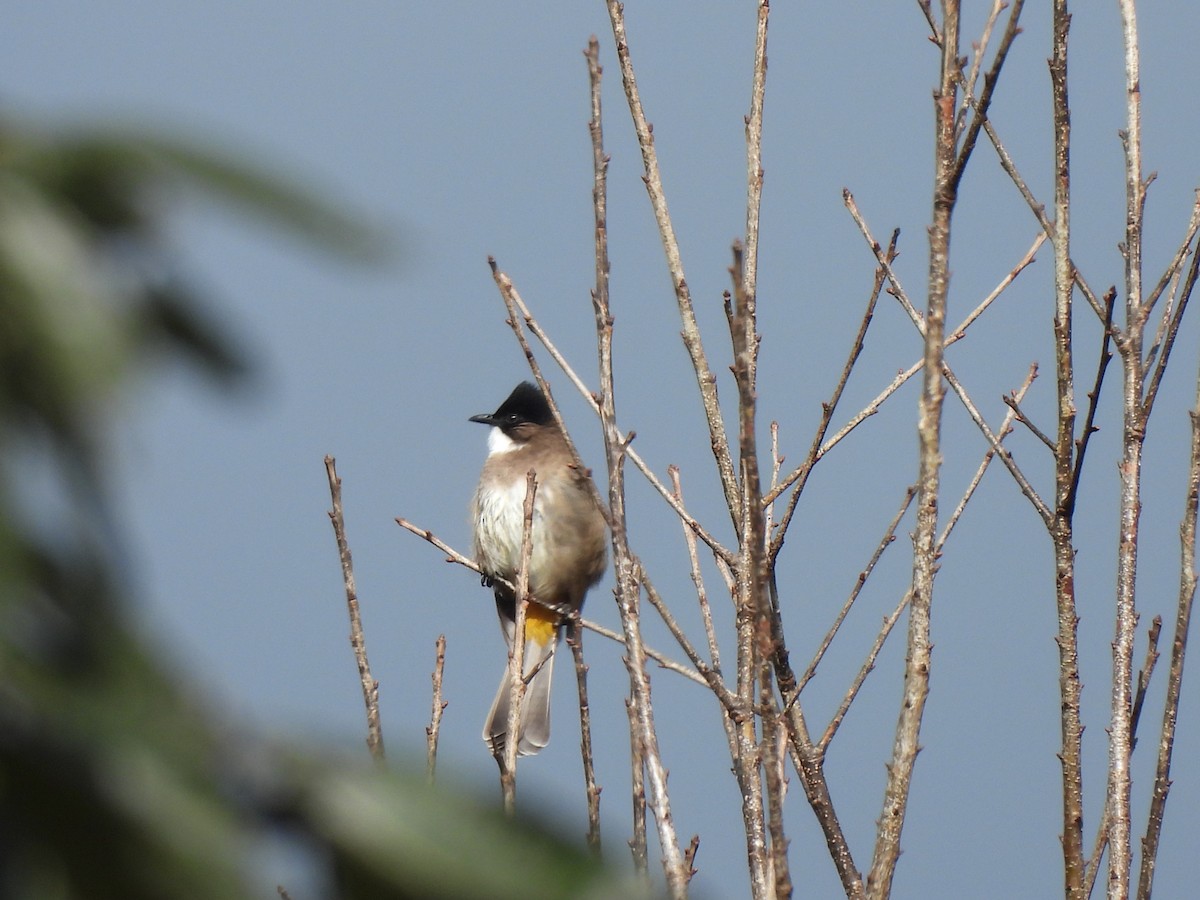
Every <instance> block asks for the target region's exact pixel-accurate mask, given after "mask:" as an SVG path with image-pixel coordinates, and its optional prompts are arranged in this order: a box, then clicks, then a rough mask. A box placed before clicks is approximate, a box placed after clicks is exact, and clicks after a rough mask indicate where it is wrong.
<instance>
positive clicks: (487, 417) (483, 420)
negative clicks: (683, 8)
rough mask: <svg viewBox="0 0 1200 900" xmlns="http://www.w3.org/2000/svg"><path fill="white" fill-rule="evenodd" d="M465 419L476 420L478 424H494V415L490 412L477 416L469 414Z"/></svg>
mask: <svg viewBox="0 0 1200 900" xmlns="http://www.w3.org/2000/svg"><path fill="white" fill-rule="evenodd" d="M467 421H468V422H478V423H479V424H480V425H495V424H496V417H495V416H494V415H493V414H492V413H480V414H479V415H477V416H471V418H469V419H467Z"/></svg>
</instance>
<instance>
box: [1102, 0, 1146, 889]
mask: <svg viewBox="0 0 1200 900" xmlns="http://www.w3.org/2000/svg"><path fill="white" fill-rule="evenodd" d="M1118 6H1119V8H1120V11H1121V23H1122V32H1123V37H1124V46H1125V99H1126V119H1125V122H1126V125H1125V131H1124V132H1123V133H1122V136H1121V137H1122V141H1121V142H1122V144H1123V145H1124V148H1125V247H1124V255H1125V330H1124V332H1123V334H1122V335H1121V339H1120V340H1118V341H1117V349H1118V350H1119V351H1120V353H1121V359H1122V364H1123V369H1124V375H1125V390H1124V397H1123V407H1124V410H1123V425H1122V432H1123V433H1122V447H1123V452H1122V458H1121V464H1120V466H1119V467H1118V471H1119V473H1120V477H1121V499H1120V505H1121V509H1120V535H1121V538H1120V541H1119V545H1118V548H1117V602H1116V636H1115V638H1114V639H1113V651H1112V654H1113V656H1112V658H1113V670H1112V697H1111V706H1112V717H1111V720H1110V722H1109V732H1108V792H1107V793H1108V813H1109V823H1108V892H1109V897H1114V898H1115V897H1127V896H1128V895H1129V879H1130V869H1131V866H1132V851H1131V847H1130V843H1131V841H1130V833H1131V826H1130V809H1129V806H1130V789H1131V774H1130V771H1129V767H1130V754H1131V752H1132V736H1133V735H1132V722H1131V719H1130V716H1131V712H1132V709H1131V693H1132V678H1133V645H1134V640H1135V638H1136V629H1137V603H1136V582H1137V547H1138V514H1139V511H1140V509H1141V469H1142V447H1143V443H1144V441H1145V435H1146V419H1145V415H1144V408H1143V405H1142V404H1143V391H1144V389H1145V372H1144V369H1143V367H1142V366H1143V358H1142V332H1143V318H1142V303H1143V297H1142V210H1143V208H1144V204H1145V185H1144V183H1143V181H1142V131H1141V78H1140V75H1139V73H1138V69H1139V62H1138V34H1137V15H1136V12H1135V9H1134V2H1133V0H1119V2H1118Z"/></svg>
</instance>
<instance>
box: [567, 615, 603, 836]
mask: <svg viewBox="0 0 1200 900" xmlns="http://www.w3.org/2000/svg"><path fill="white" fill-rule="evenodd" d="M567 646H568V647H570V648H571V656H572V658H573V659H574V660H575V683H576V684H577V685H578V687H579V752H580V755H581V756H582V758H583V784H584V791H585V794H586V796H587V810H588V832H587V844H588V849H589V850H591V851H592V853H593V854H594V855H596V856H600V853H601V849H602V846H601V838H600V786H599V785H598V784H596V763H595V757H594V756H593V754H592V708H591V705H590V704H589V703H588V690H587V673H588V666H587V663H585V662H584V659H583V629H582V628H581V627H580V626H579V622H578V620H577V619H575V618H569V619H568V620H567Z"/></svg>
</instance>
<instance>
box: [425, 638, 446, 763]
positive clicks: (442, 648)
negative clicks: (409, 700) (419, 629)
mask: <svg viewBox="0 0 1200 900" xmlns="http://www.w3.org/2000/svg"><path fill="white" fill-rule="evenodd" d="M435 646H436V652H437V656H436V658H435V659H434V662H433V676H432V679H433V707H432V710H431V711H430V714H429V726H428V727H427V728H426V729H425V777H426V778H428V779H429V783H430V784H433V782H434V781H435V780H436V779H437V751H438V734H439V733H440V732H441V729H442V713H443V712H445V711H446V701H445V700H443V699H442V673H443V671H444V670H445V668H446V636H445V635H444V634H439V635H438V638H437V643H436V645H435Z"/></svg>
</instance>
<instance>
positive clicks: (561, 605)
mask: <svg viewBox="0 0 1200 900" xmlns="http://www.w3.org/2000/svg"><path fill="white" fill-rule="evenodd" d="M470 421H472V422H481V423H483V424H484V425H490V426H492V429H491V431H490V432H489V434H488V457H487V461H486V462H485V463H484V465H483V473H482V474H481V475H480V476H479V487H478V488H477V489H476V491H475V497H474V500H473V501H472V503H471V523H472V527H473V529H474V538H475V540H474V543H475V561H476V562H478V563H479V566H480V568H481V569H482V571H483V575H484V583H485V584H489V583H491V582H492V579H496V578H503V579H506V580H507V581H508V582H510V583H512V584H515V583H516V581H517V569H518V568H519V566H520V563H521V538H522V532H523V530H524V522H525V514H524V505H525V493H526V476H527V474H528V472H529V470H530V469H532V470H534V472H535V473H536V477H537V493H536V495H535V498H534V509H533V524H532V532H531V540H532V554H531V556H530V561H529V576H528V577H529V594H530V601H531V602H530V603H529V605H528V607H527V610H526V618H525V666H524V670H525V676H526V677H528V676H529V673H530V672H532V671H533V670H534V668H535V667H537V666H538V665H539V664H540V665H541V668H540V669H539V670H538V672H537V674H536V675H534V676H533V679H532V681H530V682H529V685H528V687H527V688H526V692H525V697H524V702H523V703H522V706H521V719H520V722H521V724H520V730H519V732H518V734H517V742H518V743H517V752H518V754H519V755H521V756H531V755H533V754H534V753H537V752H538V751H539V750H541V749H542V748H543V747H545V746H546V744H547V742H548V741H549V740H550V680H551V675H552V673H553V667H554V656H553V653H554V648H555V646H556V645H557V643H558V637H559V631H560V630H561V626H562V624H563V622H564V621H565V613H569V612H574V611H576V610H578V609H579V608H580V607H581V606H582V605H583V598H584V595H585V594H586V593H587V591H588V588H590V587H591V586H592V585H594V584H595V583H596V582H597V581H599V580H600V577H601V576H602V575H603V574H604V570H605V567H606V565H607V560H606V557H605V524H604V516H603V515H602V514H601V512H600V509H599V508H598V506H597V504H596V502H595V500H594V499H593V495H592V492H591V491H590V490H589V488H588V483H587V479H588V474H587V472H586V471H581V470H580V469H579V467H578V466H576V465H575V464H574V462H573V460H572V457H571V451H570V450H569V449H568V447H567V442H566V439H565V437H564V436H563V433H562V431H561V430H560V429H559V427H558V425H556V424H555V422H554V417H553V416H552V415H551V413H550V406H549V405H548V404H547V403H546V398H545V397H544V396H542V392H541V391H540V390H539V389H538V387H537V386H536V385H534V384H531V383H530V382H528V381H526V382H522V383H521V384H519V385H517V387H516V389H515V390H514V391H513V392H512V393H511V394H509V396H508V399H507V400H505V401H504V402H503V403H501V404H500V408H499V409H497V410H496V411H495V412H494V413H491V414H490V415H489V414H485V415H478V416H471V419H470ZM492 586H493V589H494V591H495V595H496V609H497V611H498V612H499V613H500V626H501V628H502V630H503V631H504V636H505V638H506V640H507V641H508V644H509V646H510V647H511V646H512V641H513V626H514V624H515V623H514V619H515V616H516V598H515V597H514V595H513V591H512V590H511V589H510V588H508V587H505V586H504V585H502V584H501V583H500V582H499V581H496V582H494V584H493V585H492ZM543 660H544V662H543ZM511 690H512V683H511V680H510V679H509V675H508V669H507V668H506V669H505V671H504V677H503V678H502V679H501V680H500V688H499V690H498V691H497V692H496V699H495V700H494V701H493V702H492V709H491V712H489V713H488V717H487V721H486V722H485V723H484V726H483V739H484V741H485V742H486V743H487V745H488V749H490V750H491V751H492V754H493V755H495V756H497V757H499V756H500V755H501V754H502V753H503V752H504V745H505V741H506V740H507V738H508V735H507V730H508V709H509V701H510V697H511Z"/></svg>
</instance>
